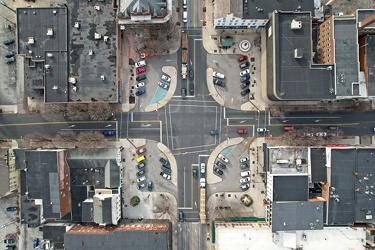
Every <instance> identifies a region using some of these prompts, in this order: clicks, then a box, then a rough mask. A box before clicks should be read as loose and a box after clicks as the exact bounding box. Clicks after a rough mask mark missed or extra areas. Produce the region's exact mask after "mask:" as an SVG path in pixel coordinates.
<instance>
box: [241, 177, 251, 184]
mask: <svg viewBox="0 0 375 250" xmlns="http://www.w3.org/2000/svg"><path fill="white" fill-rule="evenodd" d="M249 181H250V177H245V178H242V179H240V183H247V182H249Z"/></svg>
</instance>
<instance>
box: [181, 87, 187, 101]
mask: <svg viewBox="0 0 375 250" xmlns="http://www.w3.org/2000/svg"><path fill="white" fill-rule="evenodd" d="M181 97H182V99H186V89H185V88H182V89H181Z"/></svg>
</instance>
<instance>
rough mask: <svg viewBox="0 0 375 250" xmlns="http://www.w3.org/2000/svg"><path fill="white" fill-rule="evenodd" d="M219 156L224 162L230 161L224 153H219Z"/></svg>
mask: <svg viewBox="0 0 375 250" xmlns="http://www.w3.org/2000/svg"><path fill="white" fill-rule="evenodd" d="M218 158H219V159H220V160H222V161H223V162H226V163H228V162H229V160H228V158H226V157H225V156H224V155H223V154H219V155H218Z"/></svg>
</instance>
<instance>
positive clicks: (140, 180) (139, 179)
mask: <svg viewBox="0 0 375 250" xmlns="http://www.w3.org/2000/svg"><path fill="white" fill-rule="evenodd" d="M145 180H146V176H142V177H140V178H138V179H137V182H138V183H139V182H142V181H145Z"/></svg>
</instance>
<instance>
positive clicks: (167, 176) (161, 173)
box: [160, 172, 171, 180]
mask: <svg viewBox="0 0 375 250" xmlns="http://www.w3.org/2000/svg"><path fill="white" fill-rule="evenodd" d="M160 175H161V176H162V177H163V178H165V179H167V180H170V179H171V176H170V175H169V174H166V173H164V172H160Z"/></svg>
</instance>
